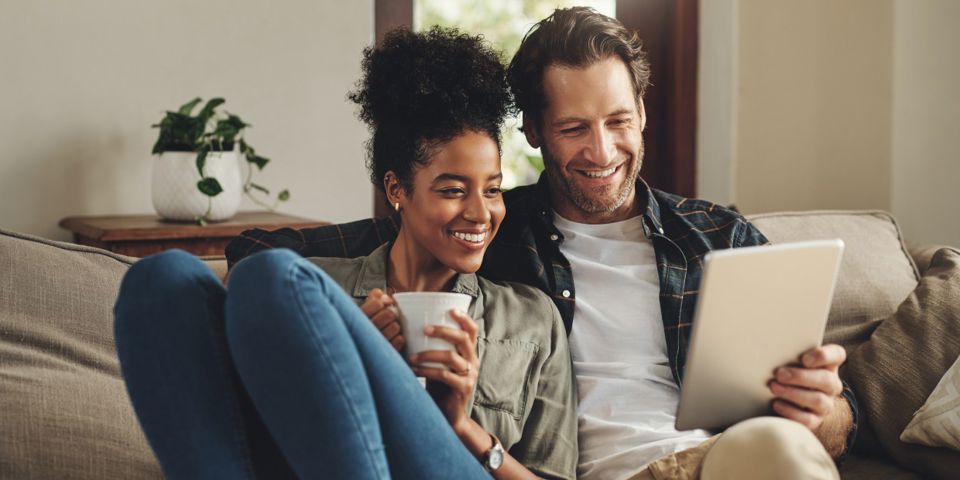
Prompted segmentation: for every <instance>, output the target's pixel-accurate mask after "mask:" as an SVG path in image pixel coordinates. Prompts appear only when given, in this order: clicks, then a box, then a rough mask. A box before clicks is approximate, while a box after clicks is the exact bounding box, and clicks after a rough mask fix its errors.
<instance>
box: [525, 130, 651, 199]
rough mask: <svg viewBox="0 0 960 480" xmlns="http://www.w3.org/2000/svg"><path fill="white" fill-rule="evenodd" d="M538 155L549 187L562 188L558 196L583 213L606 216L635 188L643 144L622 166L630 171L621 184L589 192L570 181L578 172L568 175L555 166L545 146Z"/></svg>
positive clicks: (641, 160) (542, 146) (551, 155)
mask: <svg viewBox="0 0 960 480" xmlns="http://www.w3.org/2000/svg"><path fill="white" fill-rule="evenodd" d="M540 153H541V154H542V155H543V163H544V166H545V169H546V171H547V178H548V179H549V180H550V186H551V188H553V189H558V188H559V189H561V191H560V192H559V193H560V194H562V195H563V196H565V197H567V198H568V199H569V200H570V201H571V202H573V204H574V205H576V206H577V208H579V209H580V210H582V211H583V212H586V213H609V212H613V211H614V210H616V209H618V208H620V207H622V206H623V204H624V202H626V201H627V199H628V198H630V195H632V194H633V191H634V189H635V188H636V183H637V177H638V176H639V174H640V166H641V165H642V164H643V144H642V143H641V144H640V149H639V151H638V152H637V156H636V157H635V158H633V159H631V160H630V161H629V162H628V163H624V165H623V167H621V168H629V170H628V171H627V172H626V176H625V177H624V180H623V183H621V184H620V185H619V186H616V185H614V186H603V187H599V188H596V189H593V190H588V189H584V188H581V187H580V185H579V184H578V183H577V182H576V180H575V179H574V178H572V175H578V174H577V173H568V172H567V171H566V170H563V169H562V168H560V167H559V166H558V165H557V162H555V161H554V159H553V154H551V153H550V150H549V149H548V148H547V146H546V145H540ZM614 175H616V173H614ZM611 188H615V189H617V191H615V192H610V190H611Z"/></svg>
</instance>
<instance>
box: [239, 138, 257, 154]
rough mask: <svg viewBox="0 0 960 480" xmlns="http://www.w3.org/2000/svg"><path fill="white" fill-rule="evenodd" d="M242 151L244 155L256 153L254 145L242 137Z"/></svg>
mask: <svg viewBox="0 0 960 480" xmlns="http://www.w3.org/2000/svg"><path fill="white" fill-rule="evenodd" d="M240 153H242V154H244V155H252V154H253V153H254V150H253V147H251V146H250V145H247V142H245V141H243V139H242V138H241V139H240Z"/></svg>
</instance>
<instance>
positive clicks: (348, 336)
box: [114, 250, 490, 479]
mask: <svg viewBox="0 0 960 480" xmlns="http://www.w3.org/2000/svg"><path fill="white" fill-rule="evenodd" d="M114 311H115V315H116V323H115V335H116V343H117V352H118V354H119V357H120V364H121V370H122V372H123V376H124V379H125V380H126V385H127V391H128V393H129V394H130V398H131V400H132V402H133V406H134V409H135V410H136V413H137V416H138V418H139V420H140V424H141V426H142V427H143V430H144V433H145V434H146V437H147V440H148V441H149V442H150V445H151V447H152V448H153V450H154V452H155V453H156V455H157V458H158V459H159V461H160V465H161V467H162V468H163V471H164V473H165V474H166V475H167V476H168V477H169V478H174V479H177V478H191V479H192V478H231V479H232V478H257V477H261V478H295V477H300V478H351V479H354V478H356V479H364V478H398V479H408V478H409V479H414V478H416V479H420V478H490V477H489V475H488V474H487V473H486V471H484V469H483V468H482V466H481V465H480V463H479V462H478V461H477V459H476V458H475V457H474V456H473V455H472V454H471V453H470V452H469V451H468V450H467V449H466V447H464V445H463V444H462V443H461V442H460V440H459V439H458V438H457V436H456V435H455V434H454V433H453V430H452V429H451V428H450V425H449V424H448V423H447V421H446V419H445V417H444V416H443V414H442V413H441V412H440V410H439V408H437V406H436V404H435V403H434V402H433V400H432V399H431V398H430V396H429V395H428V394H427V392H426V391H425V390H424V389H423V387H422V386H421V385H420V383H419V382H418V381H417V379H416V377H414V375H413V373H412V372H411V370H410V368H409V366H407V364H406V362H405V361H404V359H403V358H402V356H401V355H399V354H398V353H397V352H396V351H395V350H394V349H393V347H391V346H390V344H389V343H388V342H387V341H386V339H384V338H383V336H382V335H381V334H380V332H379V331H378V330H377V329H376V327H375V326H373V324H372V323H371V322H370V321H369V320H368V319H367V317H366V316H365V315H364V314H363V312H361V311H360V309H359V308H358V307H357V306H356V304H355V303H354V302H353V300H352V299H351V298H350V297H349V296H347V294H346V293H345V292H344V291H343V290H342V289H341V288H340V286H339V285H338V284H337V283H336V282H335V281H334V280H332V279H331V278H330V277H329V276H327V274H326V273H324V272H323V271H321V270H320V269H319V268H317V267H316V266H314V265H313V264H312V263H310V262H308V261H306V260H304V259H303V258H301V257H300V256H298V255H297V254H295V253H293V252H291V251H289V250H268V251H264V252H260V253H257V254H255V255H253V256H251V257H249V258H247V259H245V260H243V261H242V262H240V263H239V264H237V265H236V267H235V268H234V270H233V271H232V272H231V275H230V289H229V291H227V290H225V289H224V287H223V286H222V284H221V282H220V280H219V279H218V278H217V277H216V276H214V274H213V272H212V271H211V270H210V269H209V268H207V266H206V265H204V264H203V263H202V262H201V261H200V260H199V259H197V258H196V257H194V256H192V255H190V254H187V253H185V252H183V251H179V250H173V251H168V252H164V253H161V254H158V255H154V256H151V257H148V258H145V259H143V260H141V261H139V262H137V263H136V264H134V265H133V266H132V267H131V268H130V270H129V272H128V273H127V275H126V276H125V277H124V279H123V282H122V284H121V287H120V294H119V298H118V299H117V304H116V306H115V309H114Z"/></svg>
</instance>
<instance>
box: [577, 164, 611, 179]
mask: <svg viewBox="0 0 960 480" xmlns="http://www.w3.org/2000/svg"><path fill="white" fill-rule="evenodd" d="M615 171H617V167H612V168H608V169H606V170H600V171H599V172H583V173H584V175H586V176H588V177H591V178H603V177H608V176H610V175H613V172H615Z"/></svg>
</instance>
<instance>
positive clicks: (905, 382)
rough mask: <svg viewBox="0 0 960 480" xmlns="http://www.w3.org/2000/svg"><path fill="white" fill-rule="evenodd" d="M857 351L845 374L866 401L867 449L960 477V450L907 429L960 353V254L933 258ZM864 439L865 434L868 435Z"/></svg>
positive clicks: (862, 402)
mask: <svg viewBox="0 0 960 480" xmlns="http://www.w3.org/2000/svg"><path fill="white" fill-rule="evenodd" d="M878 324H879V326H878V327H877V328H876V330H874V331H873V334H872V335H871V336H870V339H869V340H868V341H867V342H865V343H863V344H862V345H861V346H860V347H859V348H858V349H856V350H855V351H853V352H852V353H851V354H850V356H849V357H848V359H847V363H846V364H845V365H844V367H843V368H842V369H841V371H840V373H841V377H842V378H843V379H844V380H846V381H847V382H848V383H850V385H851V386H852V387H853V389H854V391H855V393H856V394H857V399H858V401H859V404H860V418H861V427H862V430H861V432H863V431H864V430H865V431H869V432H871V437H872V438H870V439H869V440H870V441H862V440H866V439H864V438H861V440H858V444H859V445H860V446H861V448H862V447H864V446H867V445H869V444H870V443H875V444H876V449H875V450H872V451H867V452H866V453H868V454H873V455H883V456H888V457H890V458H892V459H893V460H894V461H896V462H897V463H899V464H900V465H902V466H904V467H906V468H910V469H912V470H916V471H918V472H921V473H923V474H924V475H926V476H931V477H934V478H955V476H956V472H960V452H956V451H953V450H948V449H945V448H932V447H928V446H922V445H914V444H908V443H904V442H903V441H901V440H900V432H902V431H903V430H904V427H906V426H907V424H908V423H909V422H910V419H911V417H912V415H913V413H914V412H915V411H917V409H918V408H920V406H921V405H923V403H924V400H925V399H926V398H927V396H928V395H929V394H930V392H932V391H933V390H934V387H935V386H936V385H937V383H938V382H939V381H940V378H941V377H942V376H943V374H944V373H945V372H946V371H947V370H948V369H949V368H950V366H951V365H952V364H953V363H954V362H955V361H956V359H957V357H958V355H960V251H957V250H954V249H950V248H944V249H941V250H939V251H937V253H936V254H935V255H934V256H933V258H932V260H931V262H930V267H929V269H927V270H926V272H925V274H924V276H923V277H922V278H921V279H920V283H919V285H918V286H917V288H916V289H914V291H913V292H912V293H911V294H910V295H909V296H908V297H907V298H906V300H904V301H903V303H901V304H900V307H899V308H898V309H897V311H896V312H895V313H894V314H892V315H890V316H888V317H886V318H883V319H881V320H880V321H879V322H878ZM861 437H863V435H862V434H861Z"/></svg>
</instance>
